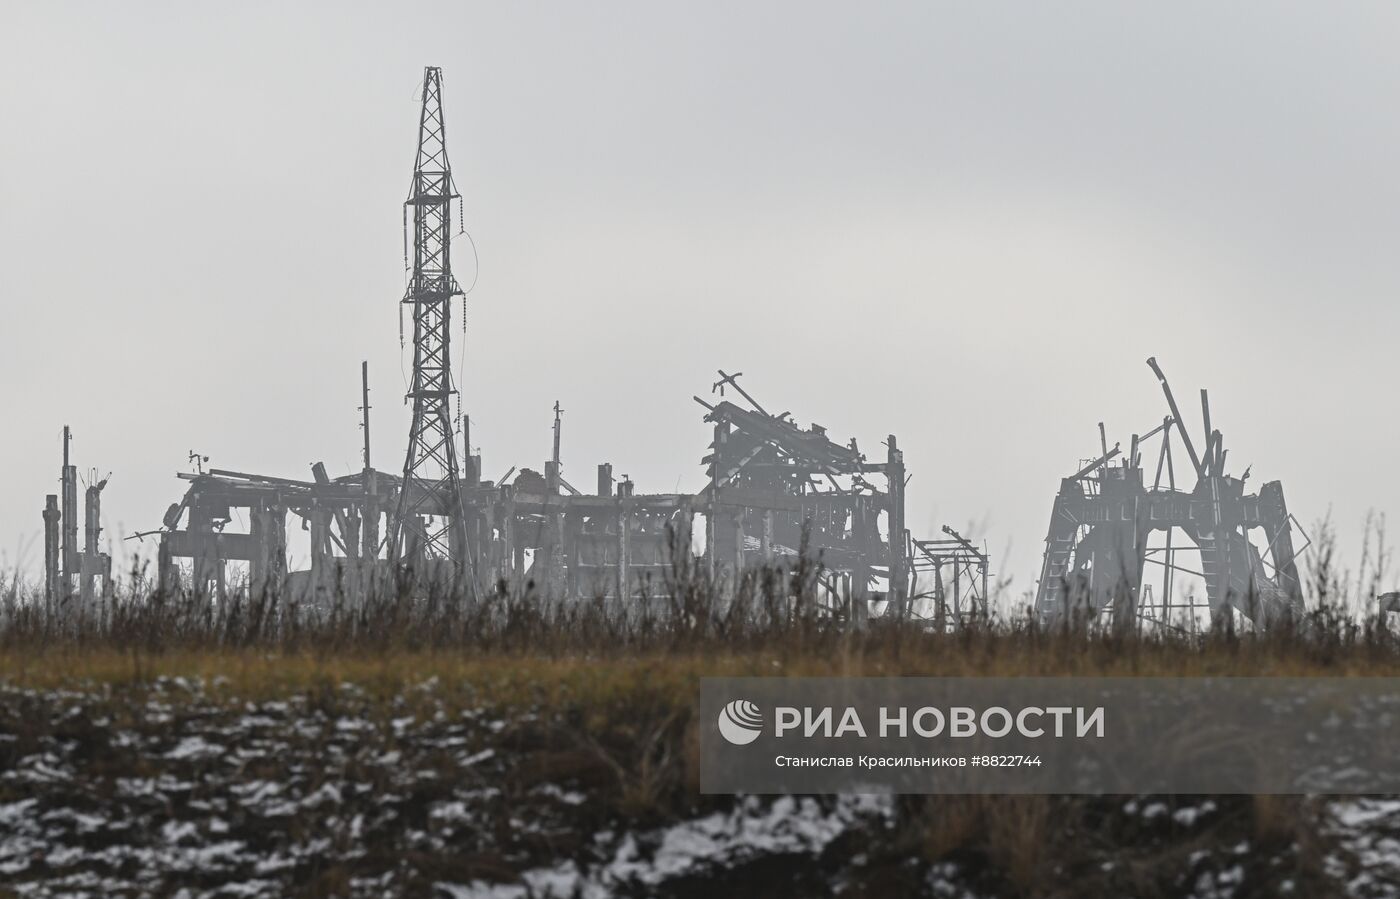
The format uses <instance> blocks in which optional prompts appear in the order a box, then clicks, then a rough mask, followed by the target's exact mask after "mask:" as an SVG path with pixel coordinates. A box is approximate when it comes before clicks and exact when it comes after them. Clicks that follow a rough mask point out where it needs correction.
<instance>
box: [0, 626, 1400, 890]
mask: <svg viewBox="0 0 1400 899" xmlns="http://www.w3.org/2000/svg"><path fill="white" fill-rule="evenodd" d="M1294 639H1297V640H1300V641H1301V640H1302V639H1303V638H1301V637H1298V638H1294ZM1338 640H1339V641H1341V642H1333V643H1331V644H1329V643H1328V642H1327V640H1317V639H1313V638H1309V642H1308V643H1307V645H1306V647H1304V646H1302V644H1297V645H1292V646H1285V645H1283V643H1284V642H1286V641H1284V640H1282V639H1281V638H1280V639H1273V638H1270V639H1254V638H1235V637H1214V638H1206V639H1204V640H1201V641H1195V642H1193V643H1190V644H1188V643H1186V642H1184V641H1183V642H1178V643H1160V642H1152V641H1140V640H1114V639H1111V638H1103V637H1097V638H1090V637H1078V636H1072V635H1066V634H1061V635H1058V636H1056V635H1044V634H1042V635H1038V636H1037V635H1032V634H1028V633H1025V632H1021V633H1013V632H1009V631H1008V632H991V631H989V632H986V633H982V634H974V635H967V636H962V637H947V638H944V637H935V638H932V639H931V640H930V639H929V638H926V637H920V636H915V637H909V638H905V637H898V636H893V637H892V636H890V635H881V634H878V633H876V634H867V635H863V636H859V637H851V636H848V635H831V634H828V635H823V634H820V633H812V632H808V633H806V634H805V635H800V634H799V635H794V636H793V637H792V638H791V639H789V640H786V641H775V642H773V643H772V645H769V646H758V645H750V646H748V647H746V648H743V649H742V650H732V651H731V650H725V649H722V648H721V647H720V646H719V645H717V644H712V643H708V642H705V641H699V642H690V643H685V644H682V645H677V646H674V647H672V648H669V649H664V650H663V649H660V648H657V647H651V648H636V649H632V650H608V651H595V652H591V651H586V650H583V649H581V648H579V647H573V648H564V647H562V646H560V647H555V648H554V649H553V650H551V651H549V652H539V653H536V652H530V651H525V650H505V649H496V650H482V651H478V652H471V651H469V650H468V649H467V648H465V647H459V648H456V649H437V650H434V651H430V652H419V651H407V650H403V649H395V648H392V647H384V648H380V649H377V650H367V649H364V648H362V647H361V648H354V647H352V648H347V649H335V648H333V647H328V646H303V647H301V648H290V647H273V646H250V647H245V648H241V649H235V648H230V647H227V646H224V647H217V646H210V647H204V648H200V649H188V648H185V649H176V648H169V647H167V648H163V649H161V650H159V651H148V650H144V649H143V650H140V651H132V650H130V649H127V650H125V651H124V650H122V649H120V648H118V647H115V646H112V645H110V644H104V643H102V642H101V641H96V642H95V643H94V644H93V645H86V646H85V645H75V644H72V643H69V642H65V641H56V642H54V643H52V644H51V645H49V646H46V647H43V648H38V649H13V648H12V649H10V650H8V651H4V652H3V653H0V673H3V681H0V895H4V894H7V893H9V894H14V895H20V896H59V895H91V896H142V895H150V896H189V897H194V896H286V895H310V896H317V895H322V896H385V895H390V896H399V895H402V896H433V895H438V896H449V897H454V896H496V897H522V899H523V897H545V896H556V897H572V896H584V897H592V896H597V897H603V896H661V897H667V896H674V897H685V896H706V897H713V896H721V895H723V896H773V895H785V896H786V895H791V896H807V895H811V896H891V895H911V896H931V897H938V896H949V897H954V896H967V897H979V896H1065V897H1069V896H1121V895H1134V896H1199V897H1230V896H1233V897H1248V896H1273V895H1297V896H1320V895H1340V896H1390V895H1396V894H1397V892H1400V800H1392V799H1387V798H1363V799H1353V798H1348V799H1341V798H1326V797H1308V798H1287V797H1171V796H1113V797H956V796H955V797H875V796H856V797H821V796H801V797H787V796H749V797H738V798H734V797H709V796H702V795H700V794H699V792H698V788H697V764H698V761H697V748H696V746H697V743H696V741H697V724H696V722H695V720H694V709H695V706H696V701H697V697H698V678H699V677H700V676H701V675H703V674H725V675H736V674H777V675H796V676H800V675H804V674H825V675H830V674H841V673H845V674H891V673H910V674H914V673H917V674H940V673H947V674H975V673H986V674H999V675H1005V674H1012V673H1023V674H1044V673H1052V672H1061V673H1077V674H1086V673H1093V672H1101V673H1106V674H1107V673H1113V674H1127V673H1133V672H1137V673H1142V674H1163V673H1166V672H1168V671H1175V672H1177V673H1182V674H1185V673H1193V674H1199V673H1254V674H1269V673H1280V674H1305V673H1310V672H1312V673H1329V674H1388V673H1392V672H1394V671H1395V670H1396V669H1397V667H1400V654H1397V653H1396V651H1395V649H1394V647H1392V646H1390V645H1389V644H1388V643H1387V642H1386V641H1385V640H1383V639H1381V638H1377V637H1359V636H1355V635H1353V637H1352V638H1350V643H1347V642H1345V640H1344V639H1343V638H1338Z"/></svg>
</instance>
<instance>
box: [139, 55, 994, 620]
mask: <svg viewBox="0 0 1400 899" xmlns="http://www.w3.org/2000/svg"><path fill="white" fill-rule="evenodd" d="M422 101H423V102H422V110H421V115H420V118H419V129H418V138H419V139H418V154H417V157H416V161H415V169H414V176H413V182H412V187H411V189H410V195H409V197H408V200H407V202H406V209H407V210H408V215H406V218H410V219H411V223H410V224H408V228H409V233H411V234H412V243H413V250H412V262H411V266H410V279H409V287H408V290H407V292H406V294H405V296H404V298H403V300H402V303H403V308H404V309H405V310H406V311H408V312H409V313H411V316H412V322H413V328H412V330H413V338H412V340H413V378H412V386H411V387H410V389H409V392H408V394H407V399H408V400H409V401H411V403H412V407H413V420H412V425H411V430H410V434H409V439H408V444H407V452H406V457H405V462H404V467H403V469H402V471H401V472H400V473H398V474H390V473H387V472H382V471H378V470H376V469H375V468H374V467H373V466H372V465H371V462H370V445H369V397H368V385H367V376H366V375H365V374H364V371H363V370H362V391H363V394H362V399H363V405H362V408H363V414H364V420H363V427H364V430H365V446H364V467H363V470H362V471H360V472H358V473H356V474H353V475H348V476H344V477H339V478H331V477H329V476H328V475H327V473H326V470H325V468H324V466H323V465H321V464H319V463H318V464H316V465H313V466H312V470H311V471H310V472H309V474H310V477H309V478H305V477H303V478H285V477H272V476H265V475H259V474H250V473H245V472H237V471H230V470H223V469H211V470H209V471H208V472H205V471H203V470H202V468H201V470H199V471H197V472H195V473H188V474H182V475H181V477H182V478H186V479H188V480H189V481H190V484H189V487H188V489H187V491H186V492H185V495H184V497H183V499H182V500H181V501H180V502H179V503H176V504H174V505H172V506H171V507H170V509H169V510H168V512H167V514H166V515H165V519H164V522H163V527H162V528H161V529H160V530H159V531H158V532H153V533H158V534H159V539H160V558H159V565H158V568H159V572H160V577H161V583H162V585H163V588H164V589H167V590H173V589H190V590H193V591H194V592H195V593H196V594H198V595H201V596H208V597H217V596H220V595H223V594H224V593H226V592H227V591H228V590H229V589H230V587H231V584H230V581H229V574H228V564H229V563H230V562H237V563H244V564H245V565H246V575H247V583H246V588H247V589H249V590H251V591H253V592H254V593H257V592H261V591H264V590H271V591H274V592H276V593H277V594H278V595H285V596H290V597H298V598H303V599H307V600H310V601H312V602H329V601H331V599H332V597H336V596H339V597H342V598H349V599H350V601H354V598H355V597H357V596H362V595H364V593H365V591H367V590H369V589H370V588H372V587H382V586H383V585H387V584H392V585H393V587H394V589H401V588H402V587H403V585H404V584H405V582H407V583H408V585H409V588H410V589H412V590H415V591H419V592H423V591H432V590H439V589H448V590H453V591H457V592H459V593H462V594H467V595H481V594H482V593H483V592H485V591H490V590H492V589H495V588H496V586H497V585H498V584H500V583H501V582H506V583H509V584H511V585H514V587H515V588H517V589H519V588H521V587H523V586H524V585H526V584H532V585H533V587H534V588H535V589H537V590H539V591H541V592H543V593H545V594H547V595H549V596H553V597H562V598H568V599H578V598H585V597H595V596H602V597H613V598H618V597H622V598H631V597H635V596H637V595H640V594H643V593H646V594H649V595H653V596H655V595H658V594H660V593H662V592H664V591H665V589H666V583H667V577H666V575H667V571H668V569H669V568H670V566H672V565H673V564H676V563H678V562H682V561H683V562H686V563H691V562H693V563H694V564H698V565H701V566H704V569H705V570H707V571H708V572H709V573H710V574H711V575H713V576H714V578H715V579H716V581H717V582H718V583H719V584H721V585H722V586H723V585H727V586H728V587H729V588H732V587H733V585H734V584H735V583H736V582H737V581H738V579H739V578H740V576H741V575H742V573H743V571H744V570H745V569H747V568H750V567H752V566H758V565H762V564H772V563H782V562H785V561H788V562H792V561H795V560H796V559H797V558H798V555H799V553H801V552H802V551H803V548H804V541H805V550H806V552H807V553H808V554H809V556H810V558H811V559H812V560H814V561H815V560H819V561H820V563H821V565H820V567H821V574H820V578H821V590H822V595H823V596H824V597H825V599H826V603H827V607H828V608H829V610H830V611H831V612H832V613H833V614H836V615H851V616H852V617H855V618H858V617H861V616H863V615H865V614H867V612H868V610H869V609H870V607H871V605H872V603H876V604H877V605H876V608H877V609H878V610H880V611H890V612H893V613H894V614H901V615H916V616H919V617H924V618H927V619H929V620H930V621H931V622H932V623H934V624H935V625H936V626H939V627H953V626H955V625H956V624H957V623H958V622H960V621H963V620H966V619H967V618H968V617H970V616H977V615H983V614H985V613H986V582H987V568H988V558H987V555H986V553H985V551H982V550H979V549H977V548H976V547H974V546H973V545H972V544H971V543H969V542H968V541H966V540H964V539H962V538H961V537H959V536H956V535H955V534H954V532H951V531H949V533H950V534H954V537H953V539H950V540H934V541H916V540H914V539H912V538H911V537H910V535H909V532H908V530H907V528H906V527H905V499H904V486H905V482H906V480H907V475H906V472H905V469H904V457H903V453H902V452H901V451H900V449H899V447H898V444H897V441H896V439H895V437H894V436H893V435H890V436H889V437H888V439H887V440H886V442H885V447H884V450H883V452H881V453H880V454H879V455H878V456H877V458H875V459H873V460H872V459H870V458H867V456H866V455H865V454H864V453H862V452H861V450H860V449H859V447H858V446H857V444H856V441H855V440H851V441H849V442H848V443H846V444H841V443H837V442H835V441H833V440H832V439H830V438H829V437H828V436H827V435H826V431H825V429H824V428H822V427H821V426H819V425H815V424H813V425H809V426H807V427H805V428H804V427H800V426H799V425H798V424H796V423H795V422H794V421H793V420H792V418H791V416H790V415H789V414H788V413H786V412H784V413H781V414H777V415H774V414H771V413H770V412H768V411H767V410H765V409H764V408H763V407H762V406H760V405H759V404H758V403H757V402H756V401H755V400H754V399H753V398H752V397H751V396H750V395H749V394H748V393H747V392H746V391H745V390H744V389H743V388H741V387H739V385H738V381H737V378H738V375H729V374H726V373H724V372H722V371H721V372H720V381H719V382H717V383H716V384H715V385H714V390H715V391H716V392H719V393H720V394H721V398H720V399H719V401H718V402H715V403H714V404H711V403H708V402H706V401H704V400H700V399H699V398H698V397H697V398H696V400H697V402H700V403H701V405H702V406H704V407H705V413H704V415H705V420H706V421H707V422H709V423H711V424H712V425H713V428H714V440H713V443H712V444H711V447H710V453H709V454H708V455H707V456H705V458H704V464H705V465H706V466H707V473H708V482H707V483H706V484H705V485H704V487H703V489H701V490H700V491H699V492H697V493H660V494H646V493H639V492H637V491H636V489H635V487H634V485H633V483H632V482H631V481H630V480H629V479H627V478H626V477H625V476H624V477H623V478H622V480H621V481H618V480H616V479H615V478H614V476H613V473H612V466H611V465H610V464H603V465H600V466H599V467H598V472H597V481H596V488H595V490H594V492H592V493H584V492H582V491H580V490H578V489H577V488H575V487H574V486H573V485H572V484H570V483H569V482H568V481H567V480H565V479H564V477H563V474H562V470H561V465H560V456H559V446H560V427H561V413H562V410H561V409H560V408H559V406H558V404H556V405H555V426H554V427H555V430H554V451H553V455H552V458H551V459H550V460H548V461H547V462H546V463H545V465H544V474H543V475H540V474H537V473H536V472H534V471H532V470H530V469H523V470H521V471H520V472H519V474H518V475H516V477H515V478H514V480H513V481H512V480H511V478H510V474H512V473H515V471H516V469H515V468H512V469H511V471H510V472H509V473H508V474H507V476H506V477H504V478H502V479H501V481H500V482H499V483H495V482H492V481H489V480H483V479H482V478H481V465H480V458H479V457H473V456H470V455H468V454H467V453H464V452H461V451H460V450H459V447H458V443H457V441H458V440H461V441H462V444H461V445H462V446H463V447H469V446H470V441H469V439H468V436H467V435H468V434H469V431H470V419H467V418H463V417H461V416H460V412H459V420H458V423H457V424H456V426H454V424H453V422H452V419H451V414H450V400H451V397H452V395H453V394H455V393H457V389H456V387H455V385H454V383H453V380H452V373H451V367H450V363H449V360H450V359H451V354H450V351H449V340H450V330H451V329H450V327H449V322H450V320H451V315H450V311H451V304H452V301H453V298H454V297H461V296H462V291H461V289H460V288H459V287H458V284H457V281H456V279H455V278H454V277H453V274H452V268H451V244H452V227H451V201H452V200H454V199H456V198H457V191H456V188H455V185H454V183H453V178H452V172H451V168H450V165H449V163H448V159H447V147H446V137H445V135H446V130H445V125H444V120H443V113H442V80H441V72H440V70H438V69H436V68H429V69H428V70H427V72H426V74H425V79H424V85H423V93H422ZM727 390H733V391H735V393H736V394H737V396H738V397H740V398H742V400H743V401H744V403H745V405H739V404H737V403H735V402H731V401H729V400H725V399H723V395H724V393H725V391H727ZM289 516H292V517H294V518H295V519H299V520H300V526H301V527H302V528H303V529H305V530H306V531H307V532H308V535H309V539H310V545H311V551H310V567H309V569H308V570H304V571H289V570H288V562H287V558H288V553H287V526H288V520H289ZM235 521H238V522H246V525H241V527H244V528H246V529H245V530H241V531H240V530H235V528H234V522H235ZM701 521H703V525H701ZM182 560H188V561H189V566H188V568H189V571H188V574H187V575H186V573H185V572H184V571H183V570H182V566H181V564H180V563H181V561H182ZM240 586H241V585H240Z"/></svg>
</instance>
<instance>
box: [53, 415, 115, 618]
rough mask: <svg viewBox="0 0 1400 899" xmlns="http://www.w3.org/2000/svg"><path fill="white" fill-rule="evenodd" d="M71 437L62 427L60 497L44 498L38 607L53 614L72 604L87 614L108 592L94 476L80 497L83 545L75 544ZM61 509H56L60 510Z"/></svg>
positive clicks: (100, 483)
mask: <svg viewBox="0 0 1400 899" xmlns="http://www.w3.org/2000/svg"><path fill="white" fill-rule="evenodd" d="M72 440H73V434H72V432H71V431H70V430H69V429H68V426H67V425H64V427H63V468H62V469H61V470H60V473H59V481H60V484H61V489H60V492H59V493H57V494H54V493H50V494H49V495H48V496H46V497H45V498H44V601H45V602H46V603H48V604H49V606H50V608H53V607H54V606H55V605H57V604H58V603H68V602H69V601H70V600H72V599H74V598H76V599H77V600H78V601H79V602H80V603H81V606H80V608H81V609H82V610H84V611H91V610H92V609H93V608H94V603H95V601H96V599H97V598H98V597H106V596H108V595H109V594H110V593H111V590H112V558H111V556H109V555H108V554H107V553H104V552H102V551H100V550H99V549H98V546H99V545H100V542H99V541H100V540H101V536H102V489H103V488H104V487H106V486H107V479H106V478H101V479H99V478H98V477H97V473H96V472H95V471H94V472H93V473H92V477H91V479H90V481H89V483H88V485H87V488H86V489H85V490H84V493H83V524H84V527H83V539H82V542H81V544H80V543H79V541H78V467H77V466H76V465H73V464H72V463H71V458H70V450H71V444H72ZM60 503H61V505H60Z"/></svg>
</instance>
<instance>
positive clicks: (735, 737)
mask: <svg viewBox="0 0 1400 899" xmlns="http://www.w3.org/2000/svg"><path fill="white" fill-rule="evenodd" d="M719 732H720V736H722V737H724V738H725V739H726V740H728V741H729V742H731V743H733V744H734V745H735V746H743V745H745V744H748V743H752V742H753V741H754V740H757V739H758V735H759V734H761V733H763V712H762V710H760V709H759V707H758V706H756V705H754V704H753V703H751V702H749V701H748V700H747V699H736V700H734V701H733V702H731V703H729V704H728V705H726V706H725V707H724V708H722V709H720V712H719Z"/></svg>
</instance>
